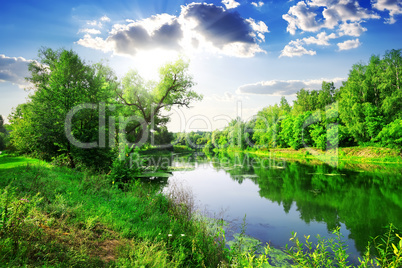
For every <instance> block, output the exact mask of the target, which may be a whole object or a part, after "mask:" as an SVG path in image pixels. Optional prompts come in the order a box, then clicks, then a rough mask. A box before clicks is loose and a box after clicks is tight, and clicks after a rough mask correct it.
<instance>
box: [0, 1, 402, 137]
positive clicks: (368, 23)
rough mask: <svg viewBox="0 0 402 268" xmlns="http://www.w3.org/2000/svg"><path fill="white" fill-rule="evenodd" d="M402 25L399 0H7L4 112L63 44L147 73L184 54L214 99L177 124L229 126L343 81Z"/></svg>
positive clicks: (90, 58)
mask: <svg viewBox="0 0 402 268" xmlns="http://www.w3.org/2000/svg"><path fill="white" fill-rule="evenodd" d="M401 30H402V2H401V1H393V0H373V1H353V0H309V1H266V0H264V1H258V0H257V1H248V0H236V1H235V0H223V1H207V2H194V1H177V0H176V1H162V0H157V1H152V0H148V1H139V0H138V1H136V0H131V1H43V0H37V1H19V0H15V1H2V3H1V9H0V38H1V39H0V44H1V45H0V114H2V115H3V117H7V116H8V114H9V113H10V112H11V109H12V108H13V107H16V106H17V105H18V104H19V103H23V102H25V99H26V97H27V95H28V94H29V92H26V91H24V90H23V88H25V87H29V85H28V84H27V83H26V82H25V80H24V77H26V76H28V75H29V73H28V70H27V64H28V63H29V62H30V61H31V60H34V59H36V57H37V52H38V49H39V48H40V47H41V46H45V47H51V48H54V49H58V48H61V47H63V48H66V49H73V50H75V51H76V52H77V53H78V54H79V55H80V56H81V58H83V59H84V60H85V61H87V62H99V61H101V60H107V61H108V62H109V65H110V66H111V67H112V68H113V69H114V70H115V71H116V73H117V75H118V76H119V77H122V76H123V75H124V74H125V73H127V71H128V70H129V69H137V70H138V71H139V72H140V73H141V74H142V75H143V76H144V77H145V78H147V79H156V78H157V69H158V67H159V66H160V65H162V64H163V63H165V62H167V61H172V60H175V59H176V58H177V57H178V56H179V55H184V56H185V57H187V58H188V59H189V60H190V71H191V73H192V74H193V76H194V80H195V81H196V83H197V85H196V86H195V88H194V89H195V90H196V91H197V92H198V93H201V94H203V95H204V100H203V101H201V102H197V103H194V104H193V108H192V109H190V110H181V111H179V110H174V111H173V113H172V116H171V118H172V123H170V124H169V127H170V128H171V130H174V131H179V130H183V129H186V130H192V129H196V128H203V129H206V130H211V129H215V128H221V127H223V126H224V125H226V124H227V121H228V120H230V119H231V118H235V117H236V116H238V115H240V116H242V117H243V119H245V120H246V119H248V118H250V116H252V115H254V114H256V112H257V111H258V110H260V109H262V108H263V107H265V106H268V105H272V104H275V103H277V102H278V101H279V99H280V97H281V96H285V97H286V98H287V100H288V101H289V102H290V103H292V101H293V100H294V99H295V93H296V92H297V91H298V90H300V89H301V88H307V89H319V88H320V84H321V82H322V80H326V81H334V82H335V84H336V85H338V86H339V85H340V84H341V81H343V80H345V79H346V78H347V75H348V72H349V70H350V69H351V67H352V65H353V64H355V63H358V62H361V61H363V62H367V61H368V59H369V57H370V56H371V55H373V54H375V55H383V54H384V53H385V51H386V50H389V49H400V48H402V45H401V44H402V34H401V33H402V31H401Z"/></svg>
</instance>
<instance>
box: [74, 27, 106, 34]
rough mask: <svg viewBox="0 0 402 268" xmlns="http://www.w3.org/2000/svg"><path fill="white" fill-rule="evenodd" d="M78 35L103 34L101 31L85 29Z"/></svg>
mask: <svg viewBox="0 0 402 268" xmlns="http://www.w3.org/2000/svg"><path fill="white" fill-rule="evenodd" d="M78 33H87V34H101V31H99V30H97V29H93V28H91V29H90V28H85V29H80V30H79V31H78Z"/></svg>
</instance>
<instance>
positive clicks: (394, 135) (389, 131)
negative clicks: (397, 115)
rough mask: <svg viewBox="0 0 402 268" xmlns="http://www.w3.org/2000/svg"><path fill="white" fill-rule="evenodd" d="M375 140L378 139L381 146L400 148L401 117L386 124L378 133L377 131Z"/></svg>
mask: <svg viewBox="0 0 402 268" xmlns="http://www.w3.org/2000/svg"><path fill="white" fill-rule="evenodd" d="M375 141H380V142H381V144H382V145H383V146H386V147H390V148H395V149H401V148H402V119H396V120H395V121H393V122H391V123H389V124H388V125H386V126H385V127H384V128H383V129H382V130H381V131H380V133H378V135H377V137H376V139H375Z"/></svg>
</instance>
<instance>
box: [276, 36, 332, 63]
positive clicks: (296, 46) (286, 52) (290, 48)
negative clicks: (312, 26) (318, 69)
mask: <svg viewBox="0 0 402 268" xmlns="http://www.w3.org/2000/svg"><path fill="white" fill-rule="evenodd" d="M337 37H338V36H337V35H336V34H334V33H331V34H329V35H328V34H327V33H326V32H321V33H319V34H317V35H316V37H314V36H310V37H305V38H303V39H297V40H293V41H290V42H289V44H287V45H286V46H285V47H284V48H283V50H282V52H281V55H280V56H279V57H280V58H281V57H295V56H299V57H300V56H303V55H311V56H312V55H316V51H314V50H307V49H306V48H305V47H304V46H303V45H318V46H329V45H330V43H329V42H328V41H329V40H331V39H335V38H337Z"/></svg>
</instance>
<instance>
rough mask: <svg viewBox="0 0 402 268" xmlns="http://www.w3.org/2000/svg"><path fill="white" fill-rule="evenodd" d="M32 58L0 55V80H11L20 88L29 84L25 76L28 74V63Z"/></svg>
mask: <svg viewBox="0 0 402 268" xmlns="http://www.w3.org/2000/svg"><path fill="white" fill-rule="evenodd" d="M31 62H32V60H26V59H24V58H22V57H18V58H15V57H7V56H6V55H3V54H1V55H0V82H11V83H13V84H15V85H18V86H19V87H20V88H24V87H27V86H29V83H28V82H27V81H26V80H25V77H28V76H29V72H28V64H29V63H31Z"/></svg>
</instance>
